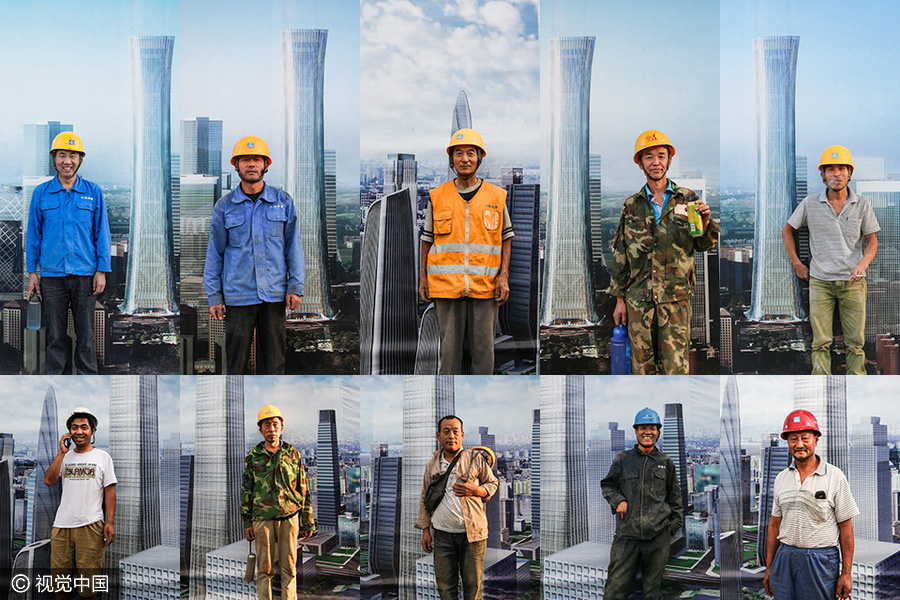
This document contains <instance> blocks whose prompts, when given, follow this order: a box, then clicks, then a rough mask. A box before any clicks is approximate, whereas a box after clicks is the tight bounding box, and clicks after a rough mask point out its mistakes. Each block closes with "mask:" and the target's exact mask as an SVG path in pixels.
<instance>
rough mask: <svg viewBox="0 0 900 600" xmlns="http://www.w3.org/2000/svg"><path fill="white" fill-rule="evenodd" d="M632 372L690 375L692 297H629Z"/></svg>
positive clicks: (626, 303)
mask: <svg viewBox="0 0 900 600" xmlns="http://www.w3.org/2000/svg"><path fill="white" fill-rule="evenodd" d="M625 305H626V307H627V309H628V338H629V339H630V341H631V373H632V375H656V374H659V375H687V374H688V349H689V348H690V345H691V301H690V300H677V301H675V302H663V303H660V304H654V303H652V302H634V301H631V300H626V301H625Z"/></svg>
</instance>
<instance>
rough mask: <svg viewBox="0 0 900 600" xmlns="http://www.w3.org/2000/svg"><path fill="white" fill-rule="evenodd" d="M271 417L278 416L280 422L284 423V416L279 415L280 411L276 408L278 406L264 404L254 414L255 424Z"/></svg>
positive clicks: (257, 424)
mask: <svg viewBox="0 0 900 600" xmlns="http://www.w3.org/2000/svg"><path fill="white" fill-rule="evenodd" d="M272 417H278V418H279V419H281V422H282V423H284V417H283V416H281V411H280V410H278V407H277V406H272V405H271V404H266V405H265V406H263V407H262V408H261V409H260V410H259V414H258V415H256V426H257V427H259V424H260V423H262V422H263V421H265V420H266V419H271V418H272Z"/></svg>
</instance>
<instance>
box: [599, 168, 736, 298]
mask: <svg viewBox="0 0 900 600" xmlns="http://www.w3.org/2000/svg"><path fill="white" fill-rule="evenodd" d="M646 190H647V189H646V186H641V191H640V192H638V193H637V194H634V195H633V196H630V197H629V198H628V199H626V200H625V203H624V204H623V205H622V215H621V217H620V218H619V226H618V228H617V229H616V237H615V240H613V264H612V268H611V271H612V272H611V281H610V284H609V288H608V289H607V293H608V294H610V295H612V296H619V297H624V298H625V299H626V300H630V301H632V302H655V303H660V302H673V301H676V300H687V299H690V297H691V296H692V295H693V293H694V252H695V251H696V252H702V251H706V250H711V249H712V248H713V247H715V245H716V242H717V241H718V239H719V224H718V223H716V222H715V221H713V220H712V219H710V220H709V225H708V227H707V228H706V231H704V232H703V235H702V236H700V237H697V238H693V237H691V233H690V226H689V225H688V220H687V212H686V209H685V208H678V209H676V206H684V205H686V204H687V203H688V202H696V201H697V194H696V193H694V192H693V190H689V189H687V188H683V187H680V186H677V185H675V183H674V182H673V183H672V195H671V197H670V198H669V201H668V202H666V205H665V206H664V207H663V210H662V215H660V217H659V223H656V222H655V219H654V214H653V207H652V206H651V205H650V202H651V200H650V198H648V197H647V191H646Z"/></svg>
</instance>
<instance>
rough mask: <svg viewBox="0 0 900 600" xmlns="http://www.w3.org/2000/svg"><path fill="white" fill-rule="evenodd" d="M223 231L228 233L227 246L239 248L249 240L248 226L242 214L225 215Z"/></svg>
mask: <svg viewBox="0 0 900 600" xmlns="http://www.w3.org/2000/svg"><path fill="white" fill-rule="evenodd" d="M225 230H226V231H227V232H228V245H229V246H233V247H240V246H243V245H244V244H246V243H247V240H248V239H250V225H249V223H247V220H246V218H245V217H244V214H243V213H235V214H233V215H225Z"/></svg>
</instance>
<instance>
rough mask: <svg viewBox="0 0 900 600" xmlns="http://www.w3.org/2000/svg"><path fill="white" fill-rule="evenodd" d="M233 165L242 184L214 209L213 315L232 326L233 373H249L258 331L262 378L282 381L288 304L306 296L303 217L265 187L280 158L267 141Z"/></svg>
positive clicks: (241, 152) (228, 345) (252, 141)
mask: <svg viewBox="0 0 900 600" xmlns="http://www.w3.org/2000/svg"><path fill="white" fill-rule="evenodd" d="M231 164H232V165H234V168H235V169H236V170H237V172H238V175H239V176H240V178H241V185H239V186H238V188H237V189H236V190H234V191H233V192H231V193H229V194H226V195H225V196H222V197H221V198H220V199H219V201H218V202H216V206H215V208H214V209H213V217H212V223H211V224H210V231H209V246H208V247H207V250H206V268H205V270H204V272H203V285H204V287H205V288H206V295H207V296H209V314H210V315H212V317H213V318H214V319H215V320H217V321H222V320H224V321H225V354H226V369H227V371H226V372H227V373H228V374H229V375H243V374H245V371H246V369H247V362H248V361H249V360H250V346H251V344H252V343H253V330H254V329H256V336H257V338H256V341H257V348H258V350H257V355H256V372H257V373H258V374H261V375H262V374H267V375H280V374H283V373H284V347H285V305H287V308H288V309H289V310H294V309H295V308H297V306H299V304H300V296H302V295H303V275H304V263H303V247H302V245H301V243H300V235H299V233H298V232H297V212H296V210H295V209H294V200H293V199H292V198H291V196H290V195H289V194H287V193H286V192H284V191H282V190H279V189H278V188H274V187H272V186H268V185H266V184H265V182H264V181H263V177H265V174H266V171H267V170H268V168H269V165H271V164H272V157H271V156H270V155H269V147H268V146H267V145H266V143H265V142H264V141H263V140H262V139H260V138H258V137H256V136H253V135H248V136H246V137H242V138H241V139H239V140H238V141H237V143H236V144H235V145H234V151H233V152H232V153H231ZM226 308H227V310H226ZM226 312H227V316H228V318H226Z"/></svg>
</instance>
